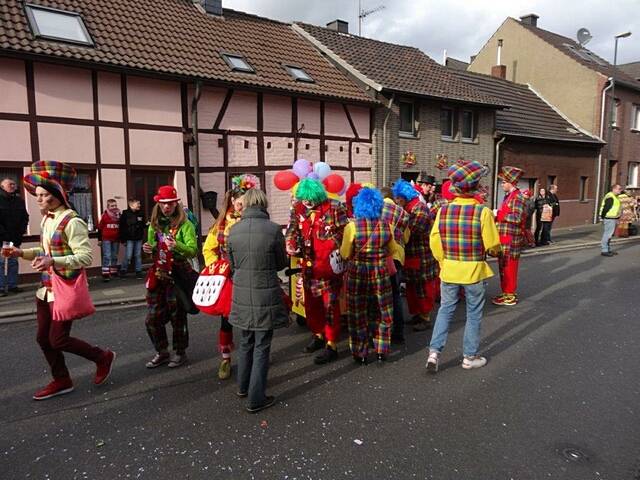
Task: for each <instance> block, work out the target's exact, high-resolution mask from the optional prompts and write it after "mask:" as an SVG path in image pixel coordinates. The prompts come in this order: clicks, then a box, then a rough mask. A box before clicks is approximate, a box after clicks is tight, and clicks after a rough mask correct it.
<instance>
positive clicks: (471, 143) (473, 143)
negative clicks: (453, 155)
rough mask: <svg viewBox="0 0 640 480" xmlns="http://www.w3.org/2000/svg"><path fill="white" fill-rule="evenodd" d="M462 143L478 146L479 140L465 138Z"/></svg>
mask: <svg viewBox="0 0 640 480" xmlns="http://www.w3.org/2000/svg"><path fill="white" fill-rule="evenodd" d="M461 142H462V143H467V144H470V145H477V144H478V143H479V142H478V141H477V140H474V139H471V138H463V139H462V140H461Z"/></svg>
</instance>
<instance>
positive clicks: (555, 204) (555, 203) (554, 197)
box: [548, 185, 560, 243]
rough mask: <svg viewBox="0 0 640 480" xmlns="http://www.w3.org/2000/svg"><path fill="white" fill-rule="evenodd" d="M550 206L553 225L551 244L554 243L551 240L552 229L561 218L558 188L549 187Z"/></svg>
mask: <svg viewBox="0 0 640 480" xmlns="http://www.w3.org/2000/svg"><path fill="white" fill-rule="evenodd" d="M549 205H551V214H552V215H553V216H552V217H551V225H549V239H548V240H549V243H553V241H552V240H551V229H552V228H553V222H555V221H556V218H558V217H559V216H560V199H559V198H558V186H557V185H551V186H549Z"/></svg>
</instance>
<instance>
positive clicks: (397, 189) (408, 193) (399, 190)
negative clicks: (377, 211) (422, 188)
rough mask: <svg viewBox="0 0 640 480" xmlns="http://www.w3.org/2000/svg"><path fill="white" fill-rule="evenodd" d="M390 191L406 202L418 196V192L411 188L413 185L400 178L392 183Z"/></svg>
mask: <svg viewBox="0 0 640 480" xmlns="http://www.w3.org/2000/svg"><path fill="white" fill-rule="evenodd" d="M392 191H393V196H394V197H396V198H402V199H403V200H405V201H407V202H410V201H411V200H413V199H414V198H416V197H417V196H418V192H417V191H416V189H415V188H413V185H411V184H410V183H409V182H407V181H406V180H404V179H402V178H401V179H400V180H398V181H397V182H396V183H395V184H394V185H393V190H392Z"/></svg>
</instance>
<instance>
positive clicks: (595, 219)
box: [593, 77, 614, 224]
mask: <svg viewBox="0 0 640 480" xmlns="http://www.w3.org/2000/svg"><path fill="white" fill-rule="evenodd" d="M607 81H608V82H609V86H607V87H605V88H603V89H602V104H601V106H600V139H602V136H603V135H604V104H605V101H606V99H607V90H609V89H610V88H611V87H613V79H612V78H611V77H609V78H608V80H607ZM612 101H614V100H612ZM609 140H611V139H609ZM610 148H611V144H607V157H609V149H610ZM601 176H602V148H601V149H600V154H599V155H598V178H597V181H596V199H595V202H594V203H595V207H594V209H593V223H594V224H596V223H598V206H599V204H600V177H601Z"/></svg>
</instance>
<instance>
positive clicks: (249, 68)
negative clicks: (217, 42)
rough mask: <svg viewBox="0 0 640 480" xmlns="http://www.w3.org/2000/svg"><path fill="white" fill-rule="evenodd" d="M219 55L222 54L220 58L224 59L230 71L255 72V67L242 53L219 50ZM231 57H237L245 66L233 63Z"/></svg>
mask: <svg viewBox="0 0 640 480" xmlns="http://www.w3.org/2000/svg"><path fill="white" fill-rule="evenodd" d="M220 55H221V56H222V59H223V60H224V61H225V63H226V64H227V65H229V68H231V70H232V71H234V72H241V73H256V69H255V68H253V65H251V64H250V63H249V61H248V60H247V58H246V57H245V56H244V55H239V54H237V53H229V52H221V53H220ZM232 58H237V59H239V60H240V61H242V62H243V63H244V64H245V65H246V67H242V66H238V65H235V64H234V63H233V61H232Z"/></svg>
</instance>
